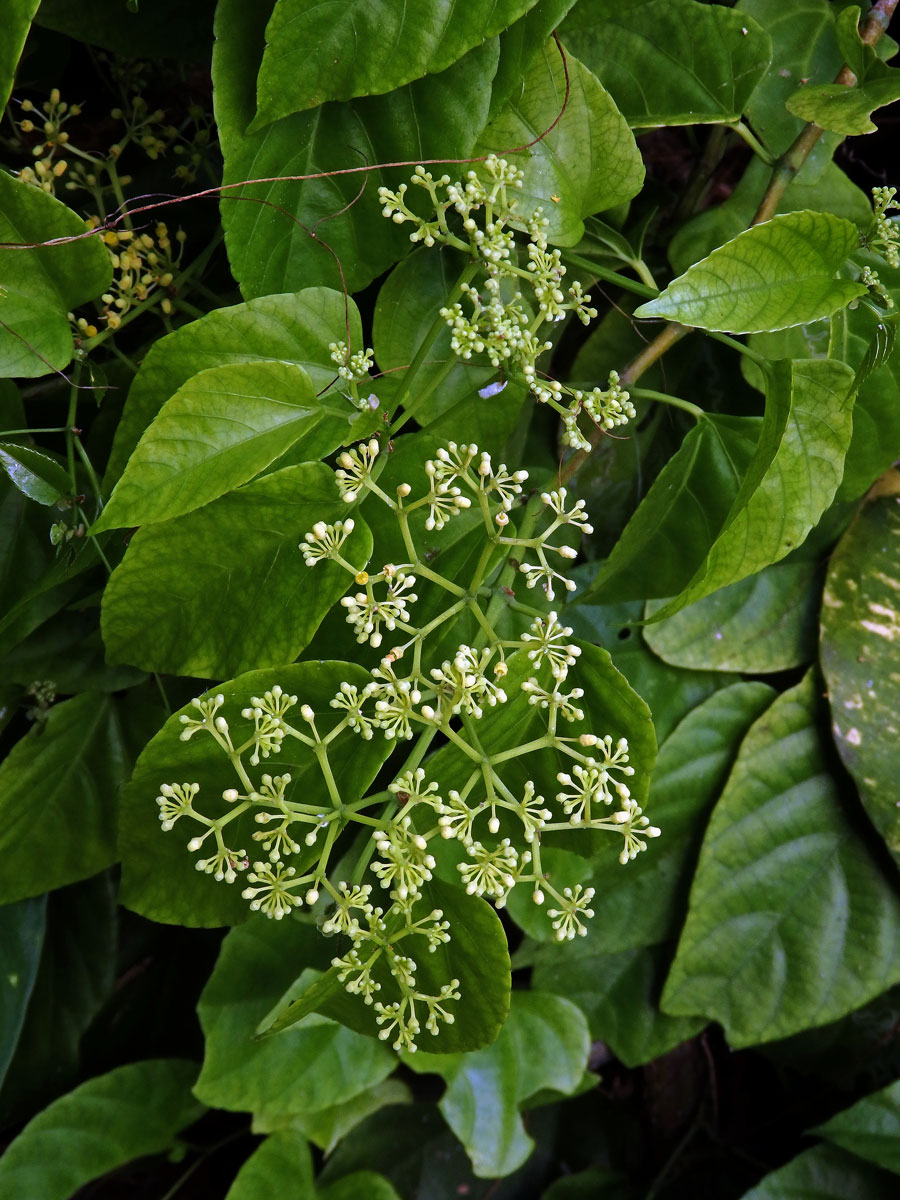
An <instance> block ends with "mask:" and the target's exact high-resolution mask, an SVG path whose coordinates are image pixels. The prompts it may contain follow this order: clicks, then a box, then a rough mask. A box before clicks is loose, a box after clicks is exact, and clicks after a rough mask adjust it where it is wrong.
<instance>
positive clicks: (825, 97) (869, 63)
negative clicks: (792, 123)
mask: <svg viewBox="0 0 900 1200" xmlns="http://www.w3.org/2000/svg"><path fill="white" fill-rule="evenodd" d="M861 19H862V16H861V11H860V9H859V7H858V6H857V5H851V6H849V7H847V8H844V9H842V10H841V12H840V13H839V14H838V15H837V17H836V18H835V34H836V37H837V43H838V47H839V49H840V52H841V55H842V57H843V59H844V62H845V63H846V64H847V66H848V67H849V68H850V70H851V71H852V72H853V74H854V75H855V76H856V83H855V84H854V85H851V86H849V87H848V86H847V85H845V84H840V83H830V82H829V83H826V84H824V85H823V84H814V85H812V86H808V85H807V86H803V87H800V88H798V89H797V91H795V92H792V93H791V95H790V96H788V98H787V100H786V101H785V106H786V108H787V110H788V112H790V113H793V114H794V116H795V117H800V118H801V119H802V120H804V121H812V122H814V123H815V124H816V125H819V126H820V127H821V128H822V129H827V130H830V131H831V132H832V133H840V134H848V135H858V134H863V133H874V132H875V130H876V126H875V125H874V124H873V123H872V121H871V119H870V118H871V115H872V112H873V111H874V110H875V109H876V108H881V107H882V105H885V104H890V103H891V102H892V101H894V100H897V99H900V71H894V70H892V69H891V68H890V67H887V66H885V64H884V63H883V62H881V61H880V60H879V58H878V56H877V54H876V53H875V51H874V49H873V48H872V47H871V46H869V45H867V44H866V43H865V42H863V40H862V38H861V37H860V35H859V22H860V21H861Z"/></svg>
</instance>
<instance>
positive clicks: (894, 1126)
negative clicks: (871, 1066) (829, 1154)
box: [812, 1082, 900, 1174]
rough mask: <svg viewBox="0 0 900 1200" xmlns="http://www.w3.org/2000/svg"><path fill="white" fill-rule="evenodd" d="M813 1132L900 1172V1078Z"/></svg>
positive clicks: (817, 1127)
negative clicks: (899, 1080)
mask: <svg viewBox="0 0 900 1200" xmlns="http://www.w3.org/2000/svg"><path fill="white" fill-rule="evenodd" d="M812 1132H813V1133H817V1134H818V1135H819V1136H820V1137H824V1138H828V1140H829V1142H833V1143H834V1144H835V1145H836V1146H840V1147H841V1148H842V1149H843V1150H848V1151H849V1152H850V1153H851V1154H854V1155H856V1157H857V1158H865V1159H868V1161H869V1162H873V1163H875V1164H876V1166H879V1167H886V1168H887V1169H888V1170H889V1171H893V1172H894V1173H895V1174H900V1082H897V1083H892V1084H890V1085H889V1086H888V1087H886V1088H882V1089H881V1091H879V1092H872V1093H871V1095H868V1096H863V1098H862V1100H858V1101H857V1102H856V1104H853V1105H851V1107H850V1108H845V1109H844V1110H843V1112H839V1113H836V1114H835V1115H834V1116H833V1117H830V1118H829V1120H827V1121H826V1122H825V1123H824V1125H818V1126H816V1128H815V1129H814V1130H812Z"/></svg>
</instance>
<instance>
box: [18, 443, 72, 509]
mask: <svg viewBox="0 0 900 1200" xmlns="http://www.w3.org/2000/svg"><path fill="white" fill-rule="evenodd" d="M0 470H3V471H5V472H6V474H7V475H8V476H9V478H10V479H11V480H12V481H13V483H14V484H15V485H16V487H17V488H18V489H19V491H20V492H24V494H25V495H26V496H28V498H29V499H30V500H36V501H37V502H38V504H55V503H56V502H57V500H61V499H62V497H63V496H68V495H69V494H70V493H71V491H72V484H71V483H70V481H69V476H68V475H67V474H66V472H65V471H64V470H63V468H62V467H61V466H60V465H59V463H58V462H57V461H56V460H55V459H53V458H51V457H50V456H49V454H42V453H41V452H40V451H39V450H34V449H32V447H31V446H18V445H16V444H15V443H13V442H0Z"/></svg>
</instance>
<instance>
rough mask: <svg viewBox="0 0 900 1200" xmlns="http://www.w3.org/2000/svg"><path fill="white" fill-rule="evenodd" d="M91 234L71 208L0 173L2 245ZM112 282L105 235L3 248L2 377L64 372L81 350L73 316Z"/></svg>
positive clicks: (0, 263)
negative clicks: (74, 339) (75, 340)
mask: <svg viewBox="0 0 900 1200" xmlns="http://www.w3.org/2000/svg"><path fill="white" fill-rule="evenodd" d="M86 231H87V226H86V225H85V223H84V221H83V220H82V219H81V217H78V216H76V215H75V213H73V212H72V210H71V209H70V208H66V206H65V205H64V204H61V203H60V202H59V201H58V200H55V199H54V198H53V197H52V196H49V195H47V193H46V192H42V191H41V189H40V188H37V187H33V186H32V185H31V184H27V183H20V182H19V180H17V179H13V178H12V176H11V175H7V174H6V173H5V172H2V173H0V242H27V243H39V242H45V241H51V240H52V239H54V238H66V237H73V236H75V237H77V235H79V234H82V235H84V234H85V233H86ZM111 277H112V267H111V265H110V259H109V255H108V253H107V251H106V247H105V246H104V245H103V243H102V242H101V241H100V239H99V238H97V237H82V238H81V239H80V240H78V241H70V242H63V243H62V244H61V245H57V246H40V247H38V248H37V249H33V250H3V249H0V280H2V281H3V294H2V295H0V321H2V322H3V324H2V326H0V375H4V376H7V375H21V376H25V377H26V378H28V379H31V378H34V376H36V375H46V374H47V372H48V371H52V370H58V369H61V368H62V367H64V366H65V365H66V363H68V361H69V360H70V358H71V357H72V348H73V342H72V331H71V329H70V327H69V319H68V317H67V316H66V313H67V312H69V310H70V309H73V308H76V307H77V306H78V305H79V304H83V303H85V301H87V300H93V299H94V297H95V296H99V295H100V293H101V292H102V291H104V290H105V288H106V287H107V285H108V283H109V281H110V279H111Z"/></svg>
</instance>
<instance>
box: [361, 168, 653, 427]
mask: <svg viewBox="0 0 900 1200" xmlns="http://www.w3.org/2000/svg"><path fill="white" fill-rule="evenodd" d="M523 181H524V174H523V172H522V171H520V170H519V169H518V168H517V167H516V166H514V165H513V164H511V163H509V162H507V161H506V160H505V159H502V158H497V157H496V155H490V156H489V157H488V158H487V159H486V160H485V162H484V163H483V164H482V168H481V173H480V174H479V172H477V171H475V170H471V171H469V172H468V173H467V174H466V177H465V181H463V182H456V183H454V182H452V181H451V179H450V176H449V175H443V176H441V177H440V178H439V179H435V178H434V177H433V176H432V174H431V172H430V171H426V170H425V168H424V167H421V166H420V167H416V170H415V174H414V175H413V176H412V184H413V185H414V186H416V187H419V188H422V189H423V190H425V191H426V192H427V193H428V195H429V197H430V200H431V206H432V212H431V214H430V215H429V216H428V217H421V216H419V215H418V214H417V213H416V212H414V211H413V209H412V208H410V206H409V204H408V203H407V200H406V195H407V192H408V190H409V188H408V186H407V185H406V184H401V185H400V187H399V188H398V189H397V191H396V192H392V191H390V190H389V189H388V188H384V187H382V188H380V189H379V192H378V195H379V199H380V201H381V204H382V212H383V214H384V216H385V217H388V218H390V219H391V220H392V221H394V222H395V223H397V224H407V223H409V224H411V225H412V226H413V231H412V233H411V234H410V241H412V242H421V243H422V244H423V245H425V246H433V245H435V244H436V243H441V244H443V245H447V246H453V247H455V248H456V249H457V250H460V251H462V252H463V253H465V254H467V255H469V256H470V257H471V258H472V259H474V260H475V262H477V263H478V265H479V267H480V268H481V272H482V276H483V278H482V281H481V283H480V284H479V285H478V286H477V287H476V286H474V285H473V284H471V283H469V282H467V281H465V280H464V281H463V282H462V283H461V284H460V285H459V287H460V292H461V294H462V297H463V299H464V300H465V304H466V307H464V306H463V303H462V301H456V302H454V303H453V304H450V305H447V306H446V307H445V308H442V309H441V316H442V317H443V318H444V320H445V321H446V322H447V324H448V325H449V326H450V330H451V339H450V344H451V347H452V349H453V352H454V353H455V354H457V355H459V357H460V358H463V359H466V360H468V359H470V358H471V357H472V356H473V354H484V355H486V356H487V358H488V360H489V361H490V363H491V364H492V366H494V367H497V368H498V369H502V370H504V371H506V372H507V373H511V374H513V376H515V375H516V374H518V375H519V376H520V377H521V379H522V380H523V381H524V382H525V384H526V386H527V387H528V388H529V389H530V391H531V392H532V394H533V395H534V396H535V398H536V399H537V400H538V401H539V402H540V403H542V404H549V405H550V406H551V407H552V408H554V409H555V410H556V411H557V412H558V413H559V415H560V416H561V417H562V419H563V427H564V441H565V443H566V444H567V445H569V446H572V447H574V448H575V449H585V450H587V449H589V448H590V442H589V441H588V439H587V437H586V436H585V434H584V433H583V432H582V430H581V429H580V427H579V418H580V417H581V416H582V415H584V416H585V417H586V418H587V419H588V420H589V422H591V423H592V424H593V425H594V426H596V427H597V428H599V429H602V430H604V431H607V430H610V429H613V428H614V427H615V426H617V425H623V424H625V423H626V422H627V421H629V420H631V419H632V418H633V417H634V416H635V410H634V406H633V405H632V403H631V400H630V398H629V395H628V392H627V391H625V389H624V388H623V387H622V386H621V383H620V381H619V378H618V376H617V375H615V373H613V374H612V375H611V376H610V379H609V383H608V385H607V387H606V388H605V389H601V388H598V387H595V388H593V389H591V390H590V391H583V390H581V389H579V388H573V387H570V386H569V385H567V384H563V383H560V382H559V381H557V380H551V379H544V378H543V377H542V376H541V374H540V372H539V371H538V368H537V365H536V364H537V359H538V358H539V357H540V355H541V354H543V353H544V352H545V351H547V350H550V349H551V348H552V342H550V341H548V340H546V339H545V338H544V336H543V331H542V329H541V327H542V326H543V325H545V324H546V323H548V322H549V323H554V322H557V321H561V320H562V319H563V318H564V317H565V316H566V314H567V313H570V312H571V313H574V315H575V316H576V317H577V318H578V319H579V320H580V321H581V322H583V323H584V324H585V325H586V324H588V322H589V321H591V320H592V319H593V318H594V317H596V315H597V310H596V309H595V308H592V307H591V305H590V299H591V298H590V296H587V295H585V294H584V291H583V288H582V285H581V284H580V282H578V281H577V280H576V281H574V282H573V283H572V284H571V285H570V286H568V287H566V286H565V283H564V277H565V275H566V268H565V266H564V265H563V262H562V256H561V253H560V251H559V250H555V249H554V250H551V249H550V248H549V246H548V243H547V236H546V227H547V224H548V222H547V220H546V218H545V217H544V216H543V212H542V210H541V209H540V208H538V209H536V210H535V211H534V212H533V213H531V214H529V215H528V216H523V215H522V214H520V213H519V212H518V196H517V195H516V193H517V192H518V191H520V190H521V188H522V184H523ZM516 228H519V229H523V230H525V232H526V233H527V235H528V242H527V244H526V245H525V248H524V259H522V258H521V254H520V250H519V247H518V245H517V243H516V240H515V236H514V229H516ZM523 288H524V289H525V290H526V292H527V294H528V297H529V299H528V301H527V302H526V300H525V298H524V296H523V291H522V289H523Z"/></svg>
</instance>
